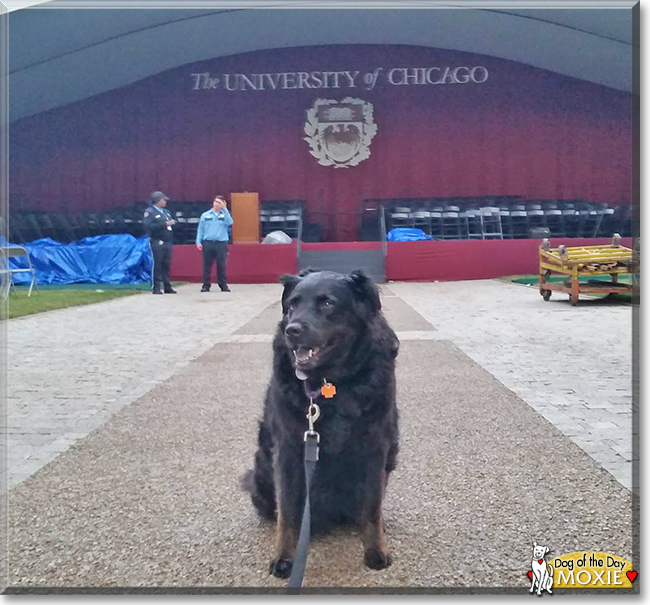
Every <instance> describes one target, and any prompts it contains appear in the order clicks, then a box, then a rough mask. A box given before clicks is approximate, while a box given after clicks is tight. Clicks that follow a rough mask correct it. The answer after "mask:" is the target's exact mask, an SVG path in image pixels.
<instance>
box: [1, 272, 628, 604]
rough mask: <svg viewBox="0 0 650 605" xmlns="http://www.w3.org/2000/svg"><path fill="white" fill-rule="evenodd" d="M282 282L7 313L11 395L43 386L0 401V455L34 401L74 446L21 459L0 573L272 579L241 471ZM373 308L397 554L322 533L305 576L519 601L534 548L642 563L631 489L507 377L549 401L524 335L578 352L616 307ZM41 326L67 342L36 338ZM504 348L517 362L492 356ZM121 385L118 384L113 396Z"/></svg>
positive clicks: (206, 583) (455, 287)
mask: <svg viewBox="0 0 650 605" xmlns="http://www.w3.org/2000/svg"><path fill="white" fill-rule="evenodd" d="M279 294H280V288H279V286H273V285H271V286H261V287H260V286H250V287H244V286H238V287H237V290H236V292H233V295H232V296H229V297H228V298H226V297H225V296H224V297H223V298H222V295H220V294H218V293H217V294H215V295H210V298H207V297H206V298H202V297H201V296H200V295H198V294H197V293H196V290H195V288H194V287H191V286H188V287H186V288H184V289H183V290H182V291H181V293H180V294H179V295H177V296H176V297H174V298H169V297H159V298H155V297H150V296H147V295H142V296H136V297H131V298H127V299H122V300H119V301H114V302H111V303H106V304H105V305H103V306H102V305H98V306H96V307H94V308H91V307H87V308H83V309H76V310H73V309H70V310H67V311H62V312H57V313H53V314H51V315H43V316H41V317H34V318H32V320H31V321H28V320H22V321H20V322H12V323H11V329H10V333H11V334H12V341H11V359H12V361H11V363H12V369H11V373H10V380H11V383H12V384H13V386H12V396H13V398H14V400H19V401H21V402H22V403H23V404H26V400H25V398H26V397H27V396H31V395H29V393H31V391H26V390H25V386H26V385H28V384H34V383H35V381H36V380H38V384H39V385H40V386H41V387H42V390H39V391H37V392H36V396H35V397H34V396H32V406H31V407H29V408H28V410H29V411H27V409H25V412H24V416H23V417H21V418H18V419H17V417H16V415H15V413H12V414H11V415H10V425H11V426H12V427H13V429H12V430H13V432H12V435H11V437H12V443H13V447H14V448H15V447H16V446H17V445H18V444H19V443H20V441H21V440H22V441H23V442H24V441H25V439H26V438H27V437H30V436H34V435H39V434H40V433H38V432H34V431H31V430H30V431H28V430H27V429H26V428H25V425H24V424H23V422H25V421H26V420H29V418H28V414H33V415H35V416H38V414H39V413H40V414H41V415H42V417H43V420H42V422H43V424H41V425H40V426H41V427H42V428H45V427H46V426H47V424H46V423H48V422H49V421H50V420H52V421H53V422H54V423H55V425H56V426H55V428H54V429H50V430H51V431H54V433H53V434H54V435H63V437H57V439H65V440H67V441H66V444H65V445H66V447H68V446H69V449H68V451H66V452H65V453H63V454H61V455H58V456H56V452H55V451H53V448H51V447H50V448H48V446H38V445H35V446H33V453H34V455H40V452H41V450H45V451H49V454H48V455H49V456H50V457H55V456H56V457H55V459H54V460H53V461H52V462H50V463H49V464H48V465H47V466H46V467H45V468H42V469H41V470H40V471H39V472H36V473H33V474H32V475H31V476H30V477H28V478H27V479H25V480H24V481H22V482H21V483H20V484H18V485H15V487H14V488H13V489H12V490H11V492H10V502H9V503H10V507H9V509H10V510H9V573H10V586H13V587H15V588H25V587H44V586H50V587H52V586H63V587H80V586H89V587H92V586H95V587H110V586H118V587H119V586H121V587H129V586H131V587H138V586H142V587H151V586H161V587H171V586H177V587H242V586H246V587H258V588H259V589H269V588H278V589H279V588H281V587H284V586H285V585H286V582H282V581H279V580H276V579H275V578H273V577H271V576H269V575H268V571H267V570H268V559H269V556H270V554H271V552H272V550H273V543H274V537H273V534H274V528H273V526H272V525H271V524H267V523H263V522H260V521H259V520H258V518H257V516H256V515H255V512H254V510H253V507H252V505H251V503H250V500H249V498H248V496H247V495H246V494H245V493H243V492H242V491H241V489H240V488H239V485H238V479H239V477H240V476H241V474H242V473H243V472H244V471H245V470H246V469H247V468H250V466H251V464H252V461H253V455H254V451H255V431H256V423H257V418H258V417H259V414H260V411H261V409H262V398H263V394H264V390H265V387H266V384H267V381H268V377H269V374H270V361H271V348H270V346H269V341H270V338H271V334H272V331H273V328H274V326H275V324H276V322H277V320H278V317H279V307H278V304H277V299H278V296H279ZM213 297H214V298H213ZM152 298H153V300H152ZM383 300H384V307H385V309H386V314H387V317H388V319H389V321H390V323H391V325H393V326H394V327H395V329H396V330H397V332H398V335H399V336H400V339H401V341H402V346H401V349H400V356H399V358H398V370H397V371H398V401H399V405H400V429H401V441H402V448H401V452H400V457H399V465H398V469H397V471H396V472H395V473H394V475H393V476H391V481H390V484H389V487H388V494H387V500H386V509H385V519H386V524H387V532H388V543H389V547H390V548H391V550H392V553H393V556H394V563H393V566H392V567H391V568H389V569H388V570H384V571H382V572H374V571H371V570H368V569H367V568H365V567H364V566H363V563H362V550H361V546H360V540H359V536H358V535H357V534H356V532H354V531H340V532H335V533H334V534H332V535H329V536H326V537H324V538H321V539H318V540H315V541H314V544H313V546H312V549H311V551H310V558H309V565H308V571H307V577H306V585H307V586H319V587H330V586H332V587H334V586H348V587H358V588H362V587H382V586H383V587H393V588H394V589H397V590H403V589H404V588H405V587H418V586H421V587H426V588H431V587H444V588H451V587H485V588H494V587H510V590H511V591H516V592H518V593H521V594H526V593H525V591H526V590H527V588H528V586H529V581H528V578H527V577H526V572H527V571H528V569H529V561H530V554H531V543H532V541H533V540H536V541H538V542H540V543H544V544H547V545H549V546H550V547H551V549H552V552H553V553H557V554H560V553H566V552H572V551H578V550H600V551H606V552H612V553H615V554H618V555H620V556H623V557H625V558H628V559H633V560H635V561H638V553H635V552H633V548H634V545H633V538H632V535H633V531H632V527H633V525H632V523H633V521H632V514H631V509H632V496H631V493H630V492H629V491H628V489H626V488H625V487H623V485H621V483H619V482H618V481H617V480H616V479H615V478H614V476H613V475H612V474H610V472H608V471H606V470H604V469H603V468H602V467H601V466H600V465H599V463H597V462H596V460H595V459H594V457H591V455H588V454H587V453H585V451H583V450H582V449H580V448H579V447H578V446H577V445H576V443H575V442H574V438H575V435H567V434H566V432H564V433H563V432H562V431H561V428H560V427H558V428H556V427H555V426H554V425H553V423H551V422H548V421H547V420H545V419H544V418H543V417H542V415H540V413H538V412H537V411H535V409H533V407H532V405H533V403H534V401H533V403H531V405H529V404H527V403H525V402H524V401H522V399H521V397H520V396H519V395H518V394H515V392H514V388H515V387H514V386H512V385H514V384H515V383H516V382H517V381H516V380H515V379H514V378H513V377H509V373H510V372H511V373H513V376H515V377H516V376H519V378H521V376H526V377H527V380H532V381H534V380H538V379H539V381H540V382H543V381H544V380H545V377H546V381H547V382H549V383H550V384H549V385H544V386H545V387H550V389H551V390H552V391H553V392H554V393H555V394H556V396H554V397H553V399H552V401H553V402H554V404H555V403H557V402H558V401H560V400H559V397H560V394H559V393H560V392H562V389H563V386H562V380H563V379H564V378H566V377H567V376H569V375H570V374H567V373H566V372H567V370H566V367H565V366H566V364H560V363H557V362H556V361H554V360H553V359H551V351H552V349H553V347H552V346H547V345H546V344H544V345H543V346H542V345H536V344H535V343H538V340H536V337H537V335H538V333H539V332H540V331H542V332H544V330H546V332H549V333H552V332H557V331H558V330H562V333H563V335H564V338H565V339H568V340H570V341H571V337H572V336H573V337H575V338H580V339H582V343H583V345H585V347H586V346H587V345H589V347H594V346H597V345H598V343H601V342H602V339H603V336H602V335H601V334H600V332H599V331H598V330H594V329H593V326H592V325H591V322H595V323H598V324H599V325H600V326H601V328H602V327H605V328H606V329H607V330H608V331H609V332H608V335H607V336H606V337H607V338H608V342H609V341H611V342H609V344H610V345H611V344H612V343H615V341H616V337H615V336H614V335H613V334H611V332H612V331H614V330H619V331H620V330H621V329H622V326H625V325H626V321H627V317H628V314H629V308H628V307H613V306H609V305H607V304H602V303H600V304H598V305H594V306H593V308H588V307H586V306H585V307H584V308H582V307H577V308H575V309H574V308H571V307H570V306H569V305H565V306H562V303H559V302H558V303H554V304H553V305H552V304H551V303H544V302H543V301H542V300H541V298H540V297H539V295H537V294H536V292H534V291H533V290H531V289H526V288H524V287H519V286H513V285H509V284H504V283H500V282H471V283H457V284H390V285H389V286H387V287H385V288H384V298H383ZM100 306H101V307H102V308H101V309H100ZM580 313H582V314H580ZM100 316H103V317H104V321H103V322H102V323H101V326H103V327H101V328H98V329H95V327H94V323H93V321H94V320H96V319H97V318H98V317H100ZM495 318H497V319H495ZM82 321H83V322H84V323H82ZM588 324H589V326H588ZM161 325H162V326H163V328H164V329H163V330H161V329H160V328H161ZM21 326H22V329H20V327H21ZM48 326H49V327H50V329H51V330H53V331H55V334H56V335H58V336H60V337H61V338H62V339H64V341H63V344H61V343H60V342H56V341H54V340H44V339H43V337H42V334H43V330H45V329H46V328H47V327H48ZM531 326H532V327H531ZM558 326H559V327H558ZM580 326H582V327H583V329H582V330H579V327H580ZM167 328H171V329H167ZM72 329H75V330H76V333H74V334H71V333H70V331H71V330H72ZM628 333H629V332H628ZM198 334H201V335H202V336H197V335H198ZM17 335H20V337H21V338H22V339H23V340H22V342H23V343H24V344H23V345H22V346H23V347H24V348H23V350H22V351H21V349H20V347H19V346H18V344H17V343H18V342H19V341H18V340H17ZM144 335H147V336H148V338H147V339H144ZM542 336H543V338H541V340H542V341H543V342H546V340H545V339H549V338H552V339H553V340H555V339H556V338H557V342H556V344H558V343H560V342H561V341H562V338H561V337H559V336H558V337H554V336H553V337H551V336H549V334H542ZM521 339H524V340H525V342H526V343H527V345H524V344H522V342H521ZM571 342H573V341H571ZM34 345H38V347H39V348H38V349H37V350H36V352H33V353H32V355H33V357H30V352H32V351H33V349H34ZM210 345H212V346H210ZM511 346H512V347H515V350H516V351H518V353H519V356H518V357H512V356H510V357H508V349H509V347H511ZM54 347H56V351H57V356H56V357H54V356H52V354H51V353H50V351H52V349H53V348H54ZM82 347H83V348H82ZM86 348H88V350H86ZM627 349H629V346H628V347H627ZM567 350H568V352H569V353H574V354H573V355H569V356H568V357H567V359H568V360H571V359H573V360H574V362H575V363H576V364H580V363H582V364H586V365H585V367H586V369H587V371H593V370H594V369H595V367H597V366H598V367H600V366H602V370H603V372H604V374H605V375H606V376H608V377H609V378H608V380H611V381H613V383H615V384H617V383H616V381H617V380H618V378H617V375H616V373H615V372H614V371H613V370H611V368H610V367H609V366H610V365H612V362H613V361H614V360H613V359H612V357H615V358H616V360H618V361H619V363H618V364H616V365H617V366H620V367H621V372H622V373H623V374H625V372H628V374H629V367H627V365H626V363H625V360H626V359H627V358H626V357H625V355H626V354H627V351H626V350H625V348H624V347H619V346H617V345H612V347H611V348H610V349H608V350H609V351H610V353H609V355H610V357H609V358H607V357H605V358H604V361H603V356H595V355H592V356H589V357H588V364H587V362H586V361H585V351H588V350H590V349H589V348H588V347H587V348H583V349H582V353H581V356H580V357H579V359H578V357H577V356H576V351H577V350H576V349H575V348H573V345H567ZM18 353H22V354H23V357H22V360H23V361H27V362H28V363H29V364H30V365H31V369H32V370H33V373H32V374H33V375H34V376H35V377H36V378H35V379H34V380H32V379H31V378H30V376H32V374H30V373H29V372H27V371H26V370H21V371H22V372H24V374H23V376H22V380H23V381H24V382H23V383H22V384H23V391H17V388H16V382H15V378H16V372H17V371H18V370H17V369H16V366H18V365H19V364H16V363H15V361H14V360H13V358H14V356H15V355H16V354H18ZM619 356H620V357H619ZM162 359H166V360H168V366H167V367H165V366H164V364H163V363H162ZM520 362H521V363H520ZM567 363H573V362H571V361H567ZM520 367H521V368H522V370H523V372H522V373H521V374H518V370H517V369H518V368H520ZM578 367H579V366H578V365H576V369H577V368H578ZM563 368H564V369H563ZM147 372H149V374H147ZM500 372H501V373H502V375H503V376H502V377H499V375H498V374H499V373H500ZM145 376H147V378H146V379H145ZM506 378H507V379H508V380H510V381H511V384H506V383H505V380H506ZM82 379H85V381H83V380H82ZM30 381H31V382H30ZM53 381H55V382H56V385H58V386H57V388H56V389H54V387H53V386H52V382H53ZM90 385H92V387H91V386H90ZM583 386H584V387H585V388H586V387H587V386H589V383H585V384H583V383H577V387H574V389H573V390H576V391H577V392H578V389H580V388H582V387H583ZM31 388H32V387H30V389H31ZM48 388H52V390H51V391H48V390H46V389H48ZM117 388H121V389H123V390H125V391H126V392H125V393H124V394H120V395H119V396H116V395H115V393H116V389H117ZM623 388H624V387H623ZM75 389H80V390H81V395H80V396H79V397H78V398H76V399H75V398H74V397H72V396H71V395H73V394H75V393H76V392H77V391H75ZM32 390H36V389H32ZM532 390H533V389H530V391H531V392H532ZM545 392H548V389H547V390H546V391H545ZM25 393H28V395H25ZM57 393H58V394H66V393H67V395H68V396H67V398H66V399H65V400H64V401H65V406H66V407H65V409H64V411H61V410H60V409H59V408H58V407H57V406H54V407H52V402H53V401H54V395H55V394H57ZM127 393H128V394H127ZM139 393H143V394H142V396H139V395H138V394H139ZM524 396H526V393H525V392H524ZM21 398H23V399H21ZM136 398H137V400H135V401H134V399H136ZM583 398H584V400H585V401H587V402H591V401H593V398H592V397H588V396H587V395H584V396H583ZM569 401H570V399H569ZM129 402H131V405H126V403H129ZM94 408H97V409H96V410H95V411H94V413H93V414H92V415H90V416H88V417H87V418H81V416H82V415H83V414H87V413H88V412H87V410H88V409H94ZM119 408H122V409H119ZM13 409H14V410H17V409H19V408H18V407H17V406H15V405H14V408H13ZM594 409H596V408H594ZM602 409H608V411H611V409H610V408H607V407H606V408H602ZM39 410H40V411H39ZM612 413H614V412H612ZM616 413H618V412H616ZM57 414H58V415H57ZM621 414H623V412H621ZM79 423H81V425H80V424H79ZM83 423H88V424H87V425H86V424H83ZM617 426H619V425H617ZM80 427H81V428H80ZM93 428H96V430H94V432H92V433H90V434H86V433H87V432H88V431H89V430H92V429H93ZM594 429H595V430H596V429H597V427H594ZM73 431H76V432H73ZM610 433H611V431H610ZM84 435H85V436H84ZM23 447H25V446H24V445H23ZM24 451H25V450H24ZM30 457H31V455H30ZM14 458H15V459H18V457H17V456H15V455H14ZM43 459H44V458H43V457H41V458H39V460H40V461H42V460H43ZM29 460H30V458H27V459H26V461H29ZM39 464H40V462H39ZM22 473H23V475H24V474H26V473H27V474H28V469H23V470H22ZM15 476H16V477H19V476H20V474H19V473H16V475H15ZM636 531H637V532H638V528H637V530H636Z"/></svg>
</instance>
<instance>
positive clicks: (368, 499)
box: [244, 271, 399, 578]
mask: <svg viewBox="0 0 650 605" xmlns="http://www.w3.org/2000/svg"><path fill="white" fill-rule="evenodd" d="M282 282H283V283H284V293H283V295H282V311H283V317H282V320H281V321H280V323H279V325H278V330H277V333H276V335H275V340H274V341H273V352H274V358H273V376H272V378H271V382H270V384H269V387H268V390H267V393H266V399H265V402H264V417H263V420H262V421H261V422H260V425H259V434H258V446H259V447H258V451H257V453H256V455H255V470H254V471H249V472H248V473H247V475H246V476H245V478H244V486H245V488H246V489H247V490H248V491H250V492H251V495H252V500H253V503H254V505H255V506H256V508H257V510H258V512H259V513H260V515H261V516H262V517H264V518H268V519H277V549H276V553H275V558H274V559H273V561H272V562H271V568H270V571H271V573H272V574H274V575H275V576H277V577H279V578H286V577H288V576H289V575H290V573H291V568H292V565H293V557H294V555H295V551H296V544H297V540H298V534H299V531H300V522H301V518H302V510H303V506H304V499H305V473H304V466H303V444H304V441H303V436H304V433H305V430H307V419H306V413H307V408H308V407H309V398H308V397H307V395H306V390H307V389H308V390H310V391H312V392H318V389H319V388H320V386H321V385H322V384H323V382H324V381H327V382H329V383H332V384H333V385H334V386H335V387H336V395H335V396H334V397H333V398H331V399H325V398H324V397H322V396H318V398H317V399H316V400H315V401H316V402H317V403H318V405H319V406H320V409H321V416H320V419H319V420H318V421H317V422H316V425H315V427H314V428H315V430H316V431H318V433H320V460H319V462H318V465H317V468H316V473H315V475H314V480H313V484H312V490H311V511H312V512H311V519H312V531H314V532H318V531H322V530H325V529H326V528H328V527H330V526H332V525H333V524H340V523H354V524H358V525H360V527H361V530H362V536H363V546H364V561H365V563H366V565H368V567H371V568H373V569H383V568H385V567H388V566H389V565H390V564H391V558H390V555H389V554H388V550H387V546H386V538H385V535H384V527H383V519H382V500H383V497H384V491H385V489H386V482H387V480H388V475H389V473H390V472H391V471H392V470H393V469H394V468H395V465H396V456H397V451H398V428H397V406H396V403H395V358H396V357H397V351H398V348H399V341H398V340H397V336H396V335H395V332H393V330H392V329H391V328H390V327H389V325H388V323H387V322H386V319H385V318H384V316H383V314H382V312H381V303H380V301H379V292H378V290H377V287H376V286H375V285H374V284H373V282H372V281H371V280H370V279H369V278H368V277H366V276H365V275H364V274H363V273H362V272H360V271H355V272H354V273H352V274H351V275H349V276H344V275H340V274H338V273H332V272H329V271H322V272H310V273H307V274H301V275H300V276H296V275H287V276H284V277H283V278H282Z"/></svg>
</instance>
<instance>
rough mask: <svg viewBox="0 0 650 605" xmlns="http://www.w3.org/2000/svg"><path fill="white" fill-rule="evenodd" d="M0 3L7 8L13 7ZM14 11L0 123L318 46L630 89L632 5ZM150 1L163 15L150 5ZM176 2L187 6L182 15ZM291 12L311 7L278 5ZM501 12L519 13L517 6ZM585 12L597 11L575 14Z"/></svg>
mask: <svg viewBox="0 0 650 605" xmlns="http://www.w3.org/2000/svg"><path fill="white" fill-rule="evenodd" d="M7 4H8V5H9V8H10V9H11V8H12V2H7ZM13 4H14V6H13V8H18V9H19V10H14V11H13V12H11V14H10V16H9V73H10V75H9V82H10V86H9V117H10V121H15V120H18V119H20V118H23V117H26V116H29V115H33V114H36V113H39V112H42V111H46V110H49V109H53V108H56V107H60V106H62V105H66V104H69V103H73V102H76V101H79V100H82V99H85V98H88V97H91V96H94V95H97V94H100V93H102V92H106V91H109V90H113V89H116V88H120V87H122V86H126V85H128V84H131V83H133V82H136V81H139V80H141V79H143V78H146V77H149V76H153V75H155V74H158V73H160V72H163V71H166V70H169V69H173V68H175V67H178V66H181V65H184V64H188V63H193V62H196V61H201V60H204V59H210V58H217V57H222V56H228V55H236V54H240V53H246V52H251V51H257V50H264V49H273V48H283V47H299V46H314V45H324V44H409V45H416V46H425V47H432V48H445V49H451V50H460V51H467V52H472V53H478V54H484V55H489V56H494V57H498V58H502V59H509V60H513V61H517V62H519V63H525V64H528V65H531V66H534V67H539V68H543V69H547V70H550V71H553V72H557V73H560V74H563V75H567V76H571V77H575V78H579V79H582V80H586V81H589V82H594V83H597V84H602V85H604V86H608V87H611V88H615V89H618V90H623V91H630V92H631V91H632V71H633V70H632V55H633V53H632V50H633V40H632V31H633V28H632V10H631V7H632V6H633V5H634V4H635V3H634V2H633V1H631V0H626V1H623V0H620V1H612V2H607V3H602V4H598V3H594V2H589V3H587V2H563V3H557V4H556V3H554V2H546V3H545V5H548V6H549V7H552V6H554V5H555V6H562V7H567V8H544V9H541V8H530V9H522V8H508V7H507V5H508V2H502V3H499V4H498V6H501V7H504V6H505V8H499V9H491V8H480V6H482V5H486V4H487V3H480V2H474V3H472V2H465V3H463V2H446V3H445V2H439V3H437V5H438V6H439V7H445V8H438V9H436V10H431V9H430V8H412V9H409V8H408V7H431V6H435V5H436V3H433V2H429V3H427V2H408V1H407V2H400V3H399V6H400V9H396V8H393V9H391V8H372V9H371V8H369V7H372V6H374V7H378V6H384V7H385V6H387V3H378V2H330V3H328V7H329V6H330V5H331V6H332V7H336V6H340V7H341V8H327V9H322V8H313V9H307V8H285V9H274V8H271V7H272V6H273V5H275V6H277V5H278V3H277V2H276V3H273V2H266V1H263V0H262V1H257V2H250V5H251V8H245V6H246V2H242V1H241V0H240V1H239V2H228V3H226V2H203V3H202V2H191V3H188V2H156V3H153V2H152V3H151V6H152V8H151V9H147V8H143V7H146V6H147V2H146V1H145V2H142V1H140V2H119V1H117V2H115V1H114V2H104V3H102V2H92V3H91V2H87V3H83V2H70V1H68V2H63V1H59V0H55V1H54V2H46V3H39V4H37V5H36V6H34V7H31V8H20V7H21V6H23V5H25V4H27V2H26V1H25V0H14V2H13ZM161 5H163V6H165V7H170V8H157V6H161ZM187 5H190V6H192V7H193V8H182V7H183V6H187ZM292 5H294V6H300V7H308V6H309V5H310V3H309V2H305V1H303V2H300V3H298V2H293V3H292V2H291V1H288V2H283V3H282V4H281V6H283V7H291V6H292ZM396 5H397V4H396ZM512 5H513V6H518V7H521V2H517V3H514V2H513V3H512ZM539 5H540V3H536V4H532V3H531V6H533V7H534V6H539ZM84 6H86V7H85V8H84ZM104 6H105V7H107V8H102V7H104ZM131 6H136V7H138V8H130V7H131ZM314 6H322V3H314ZM586 6H588V7H594V6H603V7H607V8H599V9H594V8H589V9H587V8H581V7H586ZM98 7H100V8H98ZM114 7H121V8H114ZM174 7H176V8H174ZM196 7H199V8H196ZM201 7H205V8H201ZM267 7H268V8H267ZM349 7H351V8H349ZM402 7H403V8H402ZM458 7H461V8H458Z"/></svg>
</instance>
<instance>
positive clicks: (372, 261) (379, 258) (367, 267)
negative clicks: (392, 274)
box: [298, 250, 386, 284]
mask: <svg viewBox="0 0 650 605" xmlns="http://www.w3.org/2000/svg"><path fill="white" fill-rule="evenodd" d="M298 266H299V268H300V270H301V271H302V270H304V269H320V270H321V271H336V272H337V273H344V274H348V273H352V271H355V270H357V269H362V270H363V271H365V273H366V275H368V276H369V277H370V278H372V280H373V281H374V282H375V283H378V284H381V283H383V282H385V281H386V274H385V266H384V254H383V252H382V250H327V251H314V250H310V251H308V252H306V251H301V252H300V257H299V259H298Z"/></svg>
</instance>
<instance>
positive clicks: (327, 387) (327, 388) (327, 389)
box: [302, 378, 336, 399]
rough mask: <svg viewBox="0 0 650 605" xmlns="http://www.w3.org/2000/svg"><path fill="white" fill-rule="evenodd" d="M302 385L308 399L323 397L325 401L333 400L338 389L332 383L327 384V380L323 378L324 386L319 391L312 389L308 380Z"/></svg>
mask: <svg viewBox="0 0 650 605" xmlns="http://www.w3.org/2000/svg"><path fill="white" fill-rule="evenodd" d="M302 384H303V388H304V389H305V395H307V398H308V399H316V397H318V396H319V395H322V396H323V397H325V399H332V397H334V395H336V387H335V386H334V385H333V384H332V383H331V382H327V380H326V379H325V378H323V384H322V385H321V386H320V387H319V388H317V389H312V388H311V387H310V385H309V379H308V378H307V379H305V380H303V381H302Z"/></svg>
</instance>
